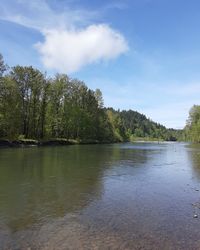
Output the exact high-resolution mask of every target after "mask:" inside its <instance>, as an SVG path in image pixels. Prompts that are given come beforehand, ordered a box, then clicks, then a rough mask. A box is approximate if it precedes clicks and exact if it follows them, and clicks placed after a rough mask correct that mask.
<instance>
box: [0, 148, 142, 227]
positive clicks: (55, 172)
mask: <svg viewBox="0 0 200 250" xmlns="http://www.w3.org/2000/svg"><path fill="white" fill-rule="evenodd" d="M140 153H141V151H140ZM138 155H139V154H138V152H136V151H134V150H123V149H121V147H120V146H119V145H114V146H113V145H107V146H106V145H84V146H68V147H52V148H51V147H49V148H34V149H30V148H26V149H14V150H3V151H1V154H0V158H1V156H2V161H1V168H0V186H1V188H0V195H1V200H0V220H1V222H0V223H2V220H3V221H4V222H5V224H7V225H8V227H9V228H10V229H11V230H12V231H16V230H19V229H24V228H26V227H27V226H31V225H33V224H34V223H43V222H44V221H47V220H48V219H49V218H54V217H55V218H56V217H63V216H64V215H66V214H67V213H71V212H76V211H79V210H80V209H81V208H83V207H84V206H86V205H87V204H88V203H89V202H90V201H92V200H93V199H96V198H98V197H99V195H101V191H102V176H103V174H104V172H105V170H106V169H107V168H110V167H113V166H117V165H118V164H119V163H120V162H121V161H123V160H124V161H126V160H130V161H132V162H133V161H134V160H136V161H137V163H139V162H140V161H141V162H143V161H144V160H146V157H145V155H146V154H145V152H142V157H141V156H138ZM138 157H139V158H138ZM1 217H2V218H3V219H1Z"/></svg>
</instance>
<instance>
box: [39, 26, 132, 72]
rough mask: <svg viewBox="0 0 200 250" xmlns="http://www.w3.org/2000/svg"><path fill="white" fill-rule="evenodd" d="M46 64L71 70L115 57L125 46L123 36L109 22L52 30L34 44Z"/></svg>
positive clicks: (124, 49)
mask: <svg viewBox="0 0 200 250" xmlns="http://www.w3.org/2000/svg"><path fill="white" fill-rule="evenodd" d="M36 48H37V49H38V51H39V53H40V54H41V55H42V61H43V63H44V65H45V66H46V67H47V68H54V69H56V70H58V71H60V72H67V73H72V72H75V71H78V70H79V69H81V68H82V67H83V66H85V65H88V64H91V63H95V62H98V61H100V60H109V59H113V58H116V57H117V56H119V55H120V54H122V53H124V52H125V51H126V50H127V49H128V46H127V44H126V41H125V39H124V37H123V36H122V35H121V34H120V33H118V32H116V31H114V30H113V29H111V28H110V27H109V26H108V25H105V24H101V25H91V26H89V27H87V28H85V29H82V30H66V29H65V30H59V31H56V30H51V31H47V32H45V41H44V42H42V43H41V42H40V43H38V44H37V45H36Z"/></svg>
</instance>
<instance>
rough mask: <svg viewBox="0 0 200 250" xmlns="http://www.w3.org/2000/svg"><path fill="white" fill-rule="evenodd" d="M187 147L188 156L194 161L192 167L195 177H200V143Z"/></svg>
mask: <svg viewBox="0 0 200 250" xmlns="http://www.w3.org/2000/svg"><path fill="white" fill-rule="evenodd" d="M187 148H188V150H187V152H188V157H189V159H190V162H191V163H192V169H193V170H194V172H195V177H197V178H198V179H200V145H199V144H191V145H189V146H188V147H187Z"/></svg>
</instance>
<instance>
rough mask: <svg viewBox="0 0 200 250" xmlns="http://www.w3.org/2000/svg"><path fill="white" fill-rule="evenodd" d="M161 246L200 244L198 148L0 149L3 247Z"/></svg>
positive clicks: (142, 145)
mask: <svg viewBox="0 0 200 250" xmlns="http://www.w3.org/2000/svg"><path fill="white" fill-rule="evenodd" d="M194 215H196V216H198V218H194ZM161 248H162V249H200V147H199V146H195V145H189V144H183V143H160V144H158V143H134V144H131V143H126V144H114V145H77V146H75V145H73V146H63V147H44V148H19V149H1V150H0V249H102V250H106V249H161Z"/></svg>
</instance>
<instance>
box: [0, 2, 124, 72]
mask: <svg viewBox="0 0 200 250" xmlns="http://www.w3.org/2000/svg"><path fill="white" fill-rule="evenodd" d="M16 3H17V5H16ZM13 4H14V3H13ZM1 7H2V8H1ZM20 7H21V8H20ZM0 9H1V10H0V16H1V17H0V19H3V20H7V21H11V22H14V23H18V24H20V25H24V26H26V27H29V28H33V29H36V30H38V31H39V32H40V33H42V34H43V36H44V41H39V42H38V43H37V44H36V45H35V48H36V49H37V51H38V52H39V54H40V56H41V60H42V62H43V64H44V66H45V67H46V68H49V69H55V70H57V71H59V72H61V73H62V72H63V73H73V72H76V71H78V70H80V69H81V68H82V67H84V66H86V65H89V64H92V63H96V62H100V61H102V60H110V59H114V58H116V57H118V56H119V55H121V54H123V53H125V52H126V51H127V50H128V45H127V42H126V40H125V38H124V37H123V35H122V34H120V33H119V32H118V31H115V30H113V29H112V28H111V27H110V26H109V25H107V24H92V21H91V20H92V19H94V18H93V17H94V16H95V13H96V12H92V11H91V12H88V11H86V10H82V9H75V10H74V9H70V8H69V7H68V8H65V9H64V10H63V12H61V13H60V12H59V13H58V12H56V11H54V10H53V9H52V8H50V6H49V5H48V4H47V2H46V1H45V0H40V1H39V0H35V1H28V2H27V1H25V0H18V1H16V2H15V7H14V8H12V5H11V4H8V5H5V4H4V5H2V6H1V3H0ZM8 10H9V11H8Z"/></svg>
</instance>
